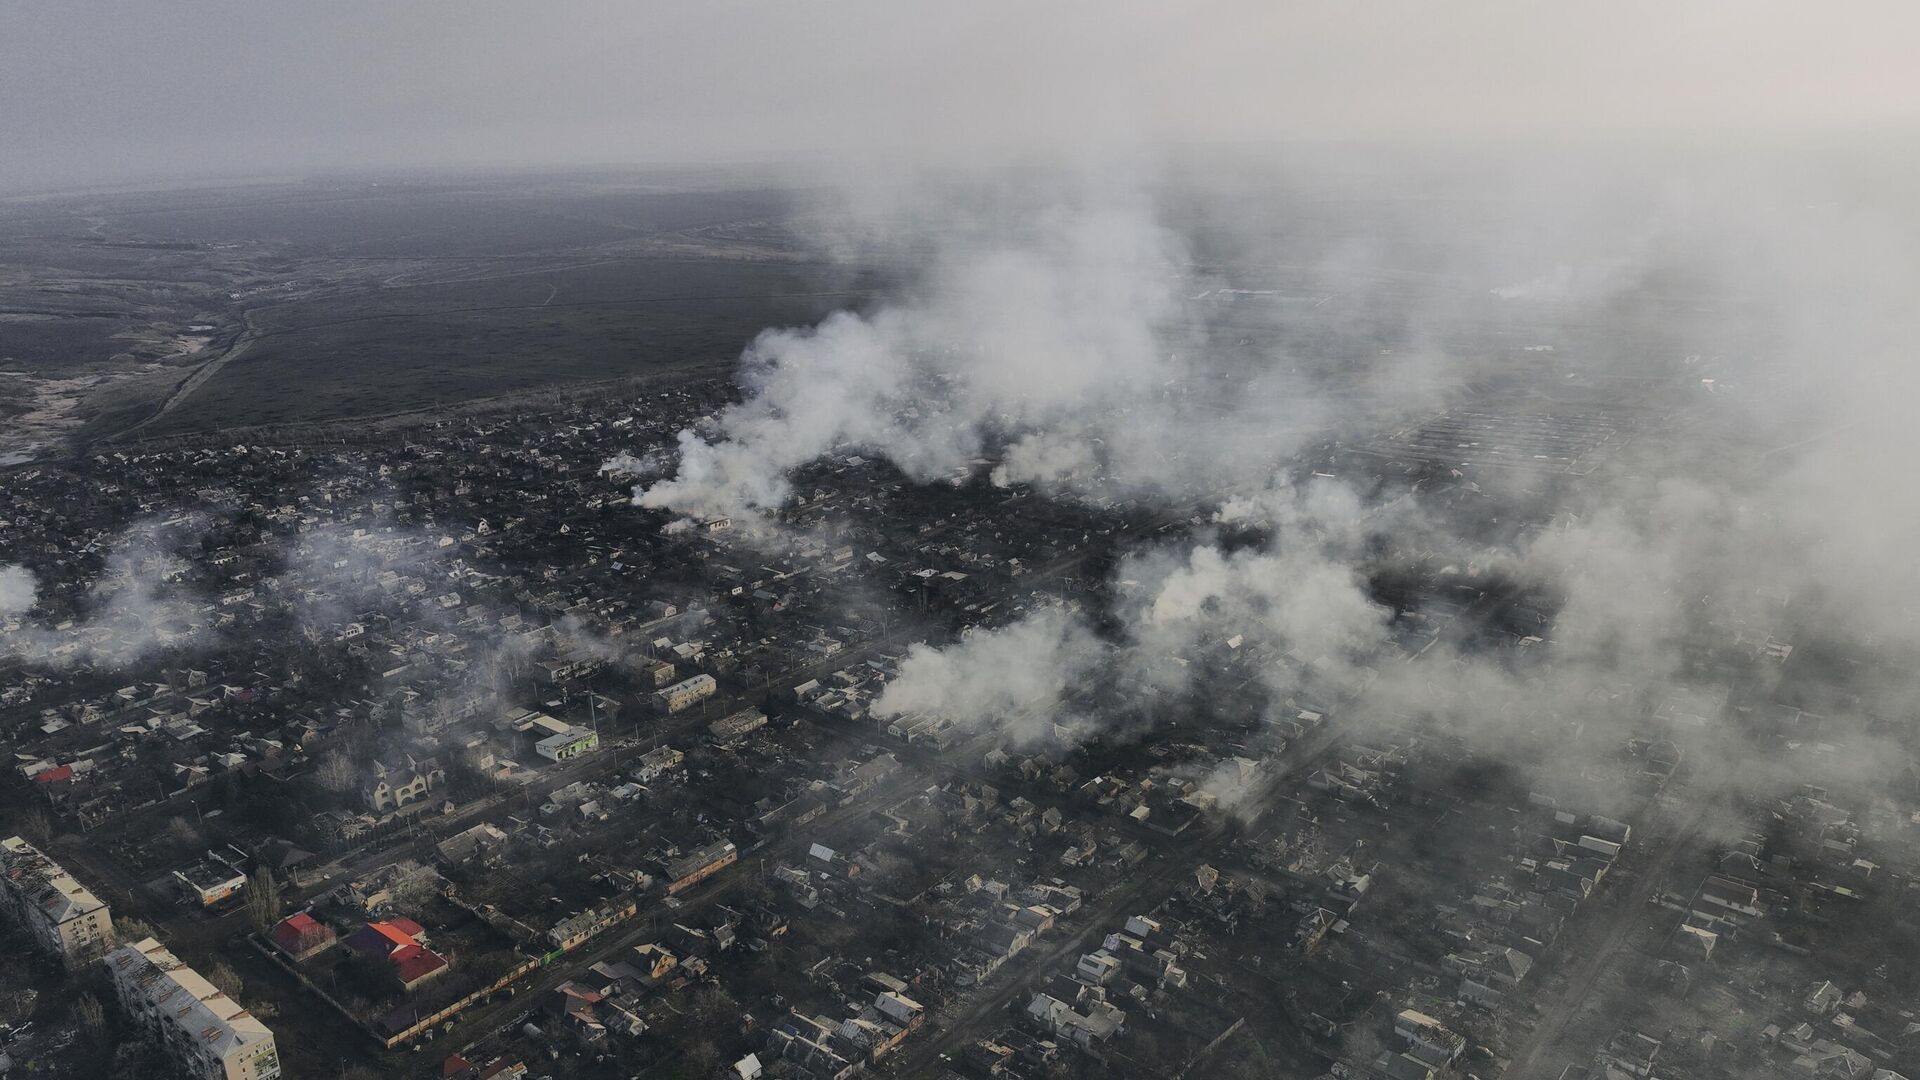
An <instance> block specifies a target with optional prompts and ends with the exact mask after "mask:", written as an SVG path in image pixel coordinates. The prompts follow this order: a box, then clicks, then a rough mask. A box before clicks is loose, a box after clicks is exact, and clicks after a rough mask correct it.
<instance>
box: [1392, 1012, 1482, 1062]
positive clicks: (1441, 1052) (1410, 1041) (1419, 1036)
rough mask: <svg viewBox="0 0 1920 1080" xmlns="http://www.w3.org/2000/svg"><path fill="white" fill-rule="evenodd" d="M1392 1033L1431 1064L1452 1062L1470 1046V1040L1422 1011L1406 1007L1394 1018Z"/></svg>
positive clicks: (1416, 1054) (1415, 1054) (1422, 1059)
mask: <svg viewBox="0 0 1920 1080" xmlns="http://www.w3.org/2000/svg"><path fill="white" fill-rule="evenodd" d="M1393 1033H1394V1035H1396V1036H1398V1037H1399V1038H1400V1039H1401V1040H1402V1041H1403V1042H1405V1043H1406V1051H1407V1053H1409V1054H1412V1055H1413V1056H1415V1057H1417V1058H1419V1059H1420V1060H1421V1061H1425V1062H1427V1063H1429V1064H1432V1065H1436V1066H1440V1065H1448V1064H1451V1063H1452V1062H1453V1061H1454V1060H1455V1059H1456V1058H1458V1057H1459V1056H1460V1055H1461V1054H1462V1053H1463V1052H1465V1050H1466V1049H1467V1040H1466V1038H1465V1037H1464V1036H1462V1035H1459V1034H1456V1033H1455V1032H1453V1031H1452V1030H1450V1029H1449V1028H1448V1027H1447V1026H1446V1025H1445V1024H1442V1023H1441V1022H1440V1021H1438V1020H1435V1019H1434V1018H1433V1017H1431V1016H1428V1015H1427V1014H1426V1013H1423V1012H1416V1011H1415V1010H1413V1009H1403V1010H1401V1011H1400V1014H1399V1015H1397V1016H1395V1017H1394V1018H1393Z"/></svg>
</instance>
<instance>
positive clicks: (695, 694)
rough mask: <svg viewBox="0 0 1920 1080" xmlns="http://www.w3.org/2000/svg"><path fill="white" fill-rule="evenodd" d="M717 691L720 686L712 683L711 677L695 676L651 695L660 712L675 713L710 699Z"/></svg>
mask: <svg viewBox="0 0 1920 1080" xmlns="http://www.w3.org/2000/svg"><path fill="white" fill-rule="evenodd" d="M719 689H720V684H719V683H717V682H715V681H714V679H713V676H711V675H695V676H694V677H693V678H691V679H683V680H681V681H680V682H677V683H674V684H673V685H672V686H669V687H667V688H666V689H664V690H661V691H659V692H658V693H656V694H654V695H653V700H654V703H655V704H656V705H658V706H659V707H660V709H661V711H662V712H668V713H677V712H680V711H681V710H683V709H686V708H688V707H689V706H692V705H696V704H698V703H699V702H700V701H701V700H703V699H705V698H709V697H712V696H713V694H714V692H715V691H717V690H719Z"/></svg>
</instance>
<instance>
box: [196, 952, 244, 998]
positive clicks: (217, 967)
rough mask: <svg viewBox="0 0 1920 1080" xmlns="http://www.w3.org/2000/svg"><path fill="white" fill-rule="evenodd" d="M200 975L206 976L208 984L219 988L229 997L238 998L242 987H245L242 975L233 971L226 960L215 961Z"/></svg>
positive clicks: (202, 970)
mask: <svg viewBox="0 0 1920 1080" xmlns="http://www.w3.org/2000/svg"><path fill="white" fill-rule="evenodd" d="M200 974H202V975H204V976H206V979H207V981H208V982H210V983H212V984H213V985H215V986H217V987H219V988H220V992H221V993H223V994H226V995H227V996H228V997H238V996H239V994H240V987H241V986H242V985H244V984H243V983H241V981H240V973H239V972H237V971H235V970H233V965H231V964H229V963H227V962H226V961H225V960H215V961H214V962H213V963H211V964H208V965H207V966H206V967H205V968H202V969H201V971H200Z"/></svg>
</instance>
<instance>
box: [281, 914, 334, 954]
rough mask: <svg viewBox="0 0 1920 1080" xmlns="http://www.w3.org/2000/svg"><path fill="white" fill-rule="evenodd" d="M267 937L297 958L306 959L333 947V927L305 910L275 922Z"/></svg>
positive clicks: (283, 950)
mask: <svg viewBox="0 0 1920 1080" xmlns="http://www.w3.org/2000/svg"><path fill="white" fill-rule="evenodd" d="M267 937H268V938H269V939H271V940H272V941H273V944H274V947H275V948H277V949H279V950H280V951H281V952H283V953H286V954H287V955H288V956H290V957H292V958H293V959H295V960H306V959H309V958H311V957H314V956H318V955H319V954H320V953H323V952H325V951H327V950H328V949H330V948H332V947H333V943H334V941H335V940H336V939H335V936H334V933H333V928H332V927H329V926H328V925H327V924H326V923H323V922H321V921H320V920H318V919H316V918H314V917H313V916H312V915H309V914H307V913H306V912H304V911H299V912H295V913H294V914H292V915H289V916H287V917H286V918H284V919H281V920H280V921H279V922H278V923H275V924H274V927H273V929H272V930H270V931H268V932H267Z"/></svg>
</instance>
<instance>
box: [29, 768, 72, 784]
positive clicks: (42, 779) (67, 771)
mask: <svg viewBox="0 0 1920 1080" xmlns="http://www.w3.org/2000/svg"><path fill="white" fill-rule="evenodd" d="M71 779H73V766H71V765H58V766H55V767H54V768H51V769H48V770H47V771H46V772H43V773H40V774H39V775H37V776H35V777H34V780H35V781H37V782H39V783H42V784H51V783H53V782H54V781H56V780H71Z"/></svg>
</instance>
